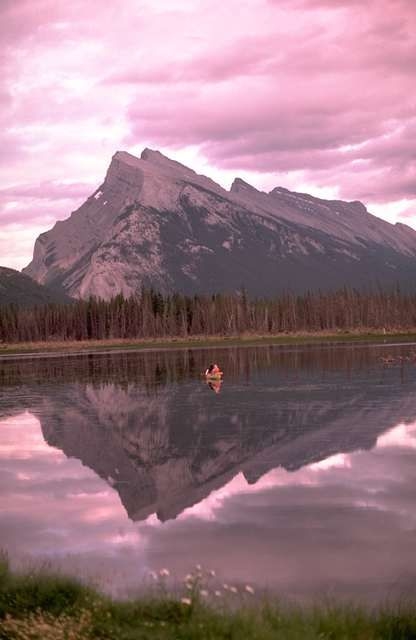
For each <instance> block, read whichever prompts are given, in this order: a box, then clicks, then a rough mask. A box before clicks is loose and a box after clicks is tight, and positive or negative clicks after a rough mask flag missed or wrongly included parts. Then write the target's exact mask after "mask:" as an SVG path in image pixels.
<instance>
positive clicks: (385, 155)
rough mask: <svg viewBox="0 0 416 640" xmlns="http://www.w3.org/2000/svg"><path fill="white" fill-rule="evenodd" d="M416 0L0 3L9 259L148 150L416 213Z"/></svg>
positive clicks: (402, 216) (1, 225)
mask: <svg viewBox="0 0 416 640" xmlns="http://www.w3.org/2000/svg"><path fill="white" fill-rule="evenodd" d="M415 33H416V2H415V1H414V0H366V2H362V1H361V0H227V1H226V2H224V0H221V1H220V0H169V1H168V0H165V1H164V2H163V1H162V0H124V1H123V2H122V3H121V2H116V1H115V0H108V1H107V2H103V1H102V0H100V2H98V0H89V1H88V2H86V1H85V0H71V2H66V1H64V0H1V3H0V42H1V43H2V44H1V49H0V66H1V69H0V71H1V78H2V83H1V85H0V107H1V108H0V265H2V266H10V267H14V268H19V269H20V268H22V267H24V266H25V265H26V264H27V263H28V262H29V261H30V259H31V256H32V250H33V245H34V241H35V238H36V237H37V236H38V234H39V233H41V232H42V231H45V230H47V229H49V228H50V227H51V226H52V225H53V224H54V222H55V221H56V220H57V219H64V218H66V217H68V215H69V214H70V212H71V211H72V210H74V209H76V208H77V207H78V206H79V205H80V204H81V203H82V202H83V200H84V199H85V197H86V196H87V195H89V194H90V193H91V192H92V190H93V189H94V188H95V187H96V186H98V185H99V184H100V182H101V181H102V179H103V177H104V174H105V171H106V168H107V166H108V164H109V162H110V159H111V156H112V155H113V153H114V152H115V151H116V150H118V149H126V150H128V151H130V152H131V153H134V154H139V153H140V152H141V150H142V149H143V148H144V147H145V146H149V147H152V148H158V149H160V150H161V151H162V152H163V153H165V154H167V155H170V156H171V157H174V158H176V159H178V160H180V161H182V162H184V163H185V164H188V165H191V166H192V167H193V168H195V169H196V170H197V171H198V172H203V173H205V174H207V175H209V176H210V177H212V178H214V179H215V180H217V181H218V182H220V183H221V184H222V185H223V186H225V187H229V185H230V183H231V181H232V179H233V177H235V176H236V175H238V176H240V177H243V178H245V179H246V180H248V181H249V182H251V183H252V184H253V185H254V186H256V187H258V188H263V189H267V190H269V189H271V188H273V187H275V186H279V185H280V186H285V187H287V188H289V189H295V190H302V191H308V192H310V193H313V194H315V195H321V196H323V197H341V198H344V199H349V200H355V199H360V200H362V201H363V202H364V203H365V204H366V205H367V206H368V208H369V210H370V211H371V212H373V213H375V214H377V215H380V216H381V217H384V218H385V219H387V220H389V221H391V222H395V221H401V222H406V223H407V224H410V225H412V226H414V227H416V162H415V157H416V155H415V148H416V92H415V89H414V87H415V86H416V78H415V76H416V63H415V61H416V36H415V35H414V34H415Z"/></svg>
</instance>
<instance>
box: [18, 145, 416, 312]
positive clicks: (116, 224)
mask: <svg viewBox="0 0 416 640" xmlns="http://www.w3.org/2000/svg"><path fill="white" fill-rule="evenodd" d="M25 272H26V273H27V274H28V275H30V276H31V277H32V278H34V279H35V280H37V282H39V283H42V284H45V283H47V284H54V285H58V286H62V287H63V289H64V290H65V291H66V292H67V293H69V294H70V295H71V296H74V297H81V298H84V297H88V296H90V295H94V296H97V297H103V298H107V299H108V298H111V297H112V296H114V295H116V294H117V293H120V292H122V293H124V295H130V294H135V293H136V292H138V291H140V289H141V288H142V286H146V287H153V288H155V289H158V290H160V291H162V292H165V293H167V292H171V291H179V292H183V293H189V294H194V293H216V292H218V291H233V290H240V289H241V286H242V285H244V286H245V287H246V290H247V291H248V292H249V293H250V294H253V295H269V296H272V295H276V294H277V293H279V292H281V291H287V290H292V291H297V292H302V291H305V290H306V289H314V288H320V289H334V288H338V287H342V286H344V285H352V286H366V285H367V286H372V285H375V286H376V283H380V282H383V284H384V286H392V285H393V283H397V282H401V283H403V284H405V283H408V284H409V286H414V282H415V281H416V232H415V231H414V230H412V229H409V228H404V226H400V227H398V226H397V225H396V226H395V225H392V224H389V223H388V222H385V221H384V220H380V219H379V218H376V217H375V216H372V215H371V214H370V213H368V212H367V210H366V208H365V206H364V205H363V204H362V203H361V202H358V201H354V202H343V201H341V200H324V199H320V198H316V197H313V196H311V195H308V194H306V193H295V192H292V191H289V190H287V189H285V188H283V187H276V188H275V189H273V190H272V191H271V192H270V193H266V192H264V191H259V190H258V189H256V188H255V187H253V186H252V185H250V184H248V183H247V182H245V181H244V180H242V179H241V178H236V179H235V180H234V182H233V184H232V187H231V190H230V191H226V190H225V189H223V188H222V187H221V186H220V185H218V184H217V183H215V182H214V181H213V180H211V179H210V178H208V177H206V176H203V175H199V174H197V173H196V172H195V171H193V170H192V169H190V168H188V167H186V166H184V165H183V164H181V163H180V162H177V161H176V160H171V159H170V158H168V157H166V156H164V155H163V154H162V153H161V152H160V151H157V150H153V149H148V148H146V149H144V150H143V152H142V154H141V157H140V158H137V157H135V156H134V155H132V154H130V153H128V152H127V151H123V150H120V151H117V152H116V153H115V154H114V156H113V158H112V160H111V164H110V166H109V168H108V171H107V175H106V177H105V180H104V182H103V183H102V184H101V186H100V187H98V189H96V191H95V192H94V193H93V194H92V195H91V196H90V197H89V198H88V199H87V200H86V202H85V203H84V204H83V205H82V206H81V207H80V208H79V209H78V210H77V211H75V212H73V213H72V214H71V216H70V217H69V218H68V219H67V220H65V221H62V222H59V223H58V224H57V225H55V227H53V229H51V230H50V231H48V232H46V233H44V234H42V236H40V238H39V239H38V240H37V241H36V244H35V250H34V257H33V261H32V262H31V264H30V265H29V266H28V267H27V268H26V269H25Z"/></svg>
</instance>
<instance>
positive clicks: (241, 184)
mask: <svg viewBox="0 0 416 640" xmlns="http://www.w3.org/2000/svg"><path fill="white" fill-rule="evenodd" d="M230 192H231V193H239V194H245V193H251V194H257V193H262V192H261V191H259V190H258V189H256V188H255V187H253V186H252V185H251V184H249V183H248V182H246V181H245V180H243V179H242V178H235V179H234V181H233V183H232V185H231V189H230Z"/></svg>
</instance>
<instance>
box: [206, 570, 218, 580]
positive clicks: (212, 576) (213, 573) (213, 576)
mask: <svg viewBox="0 0 416 640" xmlns="http://www.w3.org/2000/svg"><path fill="white" fill-rule="evenodd" d="M208 575H209V576H211V578H215V576H216V575H217V574H216V573H215V571H214V569H211V571H208Z"/></svg>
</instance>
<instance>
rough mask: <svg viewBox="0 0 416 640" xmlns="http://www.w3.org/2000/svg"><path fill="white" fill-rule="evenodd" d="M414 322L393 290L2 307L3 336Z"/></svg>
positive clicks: (411, 301)
mask: <svg viewBox="0 0 416 640" xmlns="http://www.w3.org/2000/svg"><path fill="white" fill-rule="evenodd" d="M414 326H416V296H415V295H406V294H403V293H401V292H400V291H399V290H398V289H397V290H396V291H389V292H382V291H379V292H377V293H372V292H369V293H363V292H359V291H356V290H352V289H348V288H344V289H342V290H340V291H336V292H332V293H322V292H315V293H306V294H305V295H302V296H296V295H293V294H286V295H282V296H280V297H278V298H274V299H256V300H249V299H248V297H247V296H246V295H245V293H244V291H243V292H241V293H240V294H228V295H227V294H216V295H211V296H210V295H196V296H193V297H189V296H184V295H180V294H174V295H166V296H163V295H161V294H160V293H156V292H154V291H152V290H150V291H142V292H141V295H140V296H139V297H131V298H124V297H123V296H122V295H117V296H116V297H115V298H113V299H111V300H109V301H104V300H97V299H95V298H91V299H90V300H87V301H86V300H78V301H76V302H74V303H72V304H66V305H65V304H60V305H59V304H52V305H46V306H40V307H34V308H28V309H26V308H19V307H16V306H13V305H3V306H0V341H3V342H21V341H46V340H102V339H116V338H117V339H118V338H121V339H133V338H150V337H160V338H164V337H169V336H182V337H188V336H195V335H196V336H200V335H236V334H239V333H242V332H253V333H261V334H276V333H279V332H294V331H323V330H326V331H335V330H337V329H339V330H345V329H358V330H359V329H364V328H373V329H382V328H385V327H387V328H396V329H399V328H400V329H408V328H412V327H414Z"/></svg>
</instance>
